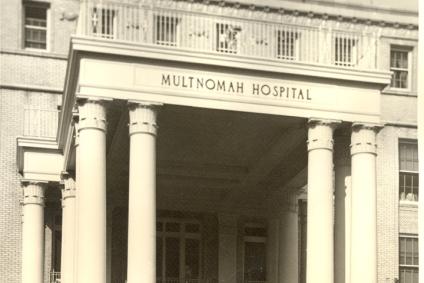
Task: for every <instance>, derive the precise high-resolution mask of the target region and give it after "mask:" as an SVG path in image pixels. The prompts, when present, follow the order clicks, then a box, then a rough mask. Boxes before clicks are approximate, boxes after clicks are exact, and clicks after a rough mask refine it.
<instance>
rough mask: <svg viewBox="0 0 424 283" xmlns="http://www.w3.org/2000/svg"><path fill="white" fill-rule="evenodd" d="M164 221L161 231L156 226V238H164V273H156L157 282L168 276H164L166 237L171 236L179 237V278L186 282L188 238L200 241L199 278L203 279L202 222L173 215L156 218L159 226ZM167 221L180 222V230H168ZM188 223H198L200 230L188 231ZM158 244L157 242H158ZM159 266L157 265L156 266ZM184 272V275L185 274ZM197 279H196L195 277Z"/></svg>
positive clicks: (162, 267) (163, 268) (164, 267)
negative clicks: (185, 267)
mask: <svg viewBox="0 0 424 283" xmlns="http://www.w3.org/2000/svg"><path fill="white" fill-rule="evenodd" d="M159 223H162V229H161V230H160V231H159V230H158V228H156V239H157V238H161V239H162V262H161V269H162V274H156V282H165V281H164V280H166V276H165V277H163V275H165V274H166V256H165V255H166V248H165V239H166V238H167V237H171V238H177V239H178V242H179V254H178V256H179V280H183V281H181V282H185V281H184V280H185V279H186V278H185V274H184V270H183V269H184V265H185V247H186V240H188V239H195V240H198V241H199V270H198V273H199V274H198V279H197V280H199V282H201V281H202V280H203V278H202V274H203V265H202V257H203V243H202V233H203V232H202V228H203V227H202V224H201V222H200V221H198V220H195V219H186V218H172V217H163V218H162V217H160V218H158V219H157V220H156V225H157V227H158V224H159ZM166 223H178V224H179V227H180V228H179V231H177V232H171V231H166ZM187 224H196V225H198V226H199V231H198V232H186V231H185V225H187ZM156 246H157V243H156ZM156 268H157V267H156ZM183 274H184V275H183ZM193 280H196V279H193Z"/></svg>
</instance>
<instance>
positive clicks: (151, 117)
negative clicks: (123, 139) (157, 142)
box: [128, 101, 159, 136]
mask: <svg viewBox="0 0 424 283" xmlns="http://www.w3.org/2000/svg"><path fill="white" fill-rule="evenodd" d="M158 107H159V105H158V104H152V103H140V102H131V101H129V102H128V109H129V114H130V122H129V125H128V126H129V135H130V136H131V135H133V134H137V133H145V134H150V135H154V136H156V134H157V130H158V125H157V122H156V118H157V108H158Z"/></svg>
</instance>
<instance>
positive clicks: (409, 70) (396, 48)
mask: <svg viewBox="0 0 424 283" xmlns="http://www.w3.org/2000/svg"><path fill="white" fill-rule="evenodd" d="M412 49H413V48H412V47H411V46H400V45H393V44H392V45H390V51H389V53H390V54H389V60H390V61H389V69H390V72H393V71H392V70H393V69H396V70H397V71H404V70H405V69H403V68H396V67H392V51H397V52H406V53H407V60H408V67H407V70H406V71H407V80H406V84H407V87H406V88H401V87H394V86H392V82H393V76H392V79H391V80H390V85H389V89H390V90H394V91H405V92H406V91H411V89H412V88H411V83H412V78H411V77H412Z"/></svg>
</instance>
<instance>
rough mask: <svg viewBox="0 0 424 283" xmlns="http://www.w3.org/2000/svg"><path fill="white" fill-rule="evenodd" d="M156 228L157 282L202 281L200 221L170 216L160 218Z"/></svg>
mask: <svg viewBox="0 0 424 283" xmlns="http://www.w3.org/2000/svg"><path fill="white" fill-rule="evenodd" d="M156 230H157V243H156V274H157V280H156V282H157V283H186V282H187V283H198V282H200V274H201V270H200V253H201V244H200V224H199V223H197V222H195V221H182V220H176V219H166V220H159V221H158V222H157V226H156Z"/></svg>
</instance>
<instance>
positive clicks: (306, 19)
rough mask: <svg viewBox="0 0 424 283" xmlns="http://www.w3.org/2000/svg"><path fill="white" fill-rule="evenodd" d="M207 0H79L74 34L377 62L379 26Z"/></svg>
mask: <svg viewBox="0 0 424 283" xmlns="http://www.w3.org/2000/svg"><path fill="white" fill-rule="evenodd" d="M206 2H207V3H208V1H206ZM207 3H205V1H203V3H200V2H197V1H188V2H186V1H165V0H158V1H151V0H140V1H137V2H136V3H121V2H106V1H101V2H99V1H83V2H81V11H80V18H79V22H78V29H77V36H79V37H85V38H95V39H97V40H99V39H101V40H104V41H112V42H120V43H131V44H136V45H140V46H161V47H162V48H169V49H178V50H184V51H188V52H200V53H203V54H215V55H216V54H222V55H224V56H232V57H233V58H234V57H235V58H237V57H243V58H249V59H257V60H264V59H266V60H271V61H273V62H286V63H287V62H288V63H291V62H298V63H302V64H310V65H316V66H337V67H340V68H344V69H360V70H376V69H377V50H378V31H377V30H375V29H372V28H371V27H367V26H365V25H361V24H354V23H343V22H337V21H336V20H327V19H325V18H324V19H323V17H322V16H321V17H318V16H314V15H309V16H308V15H295V14H294V13H291V14H290V15H288V14H287V13H285V12H281V11H280V10H269V9H268V10H266V9H265V10H261V11H259V10H257V9H256V8H252V7H250V8H249V7H234V5H233V6H231V7H229V6H226V5H225V4H224V2H220V3H221V5H219V4H207Z"/></svg>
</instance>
